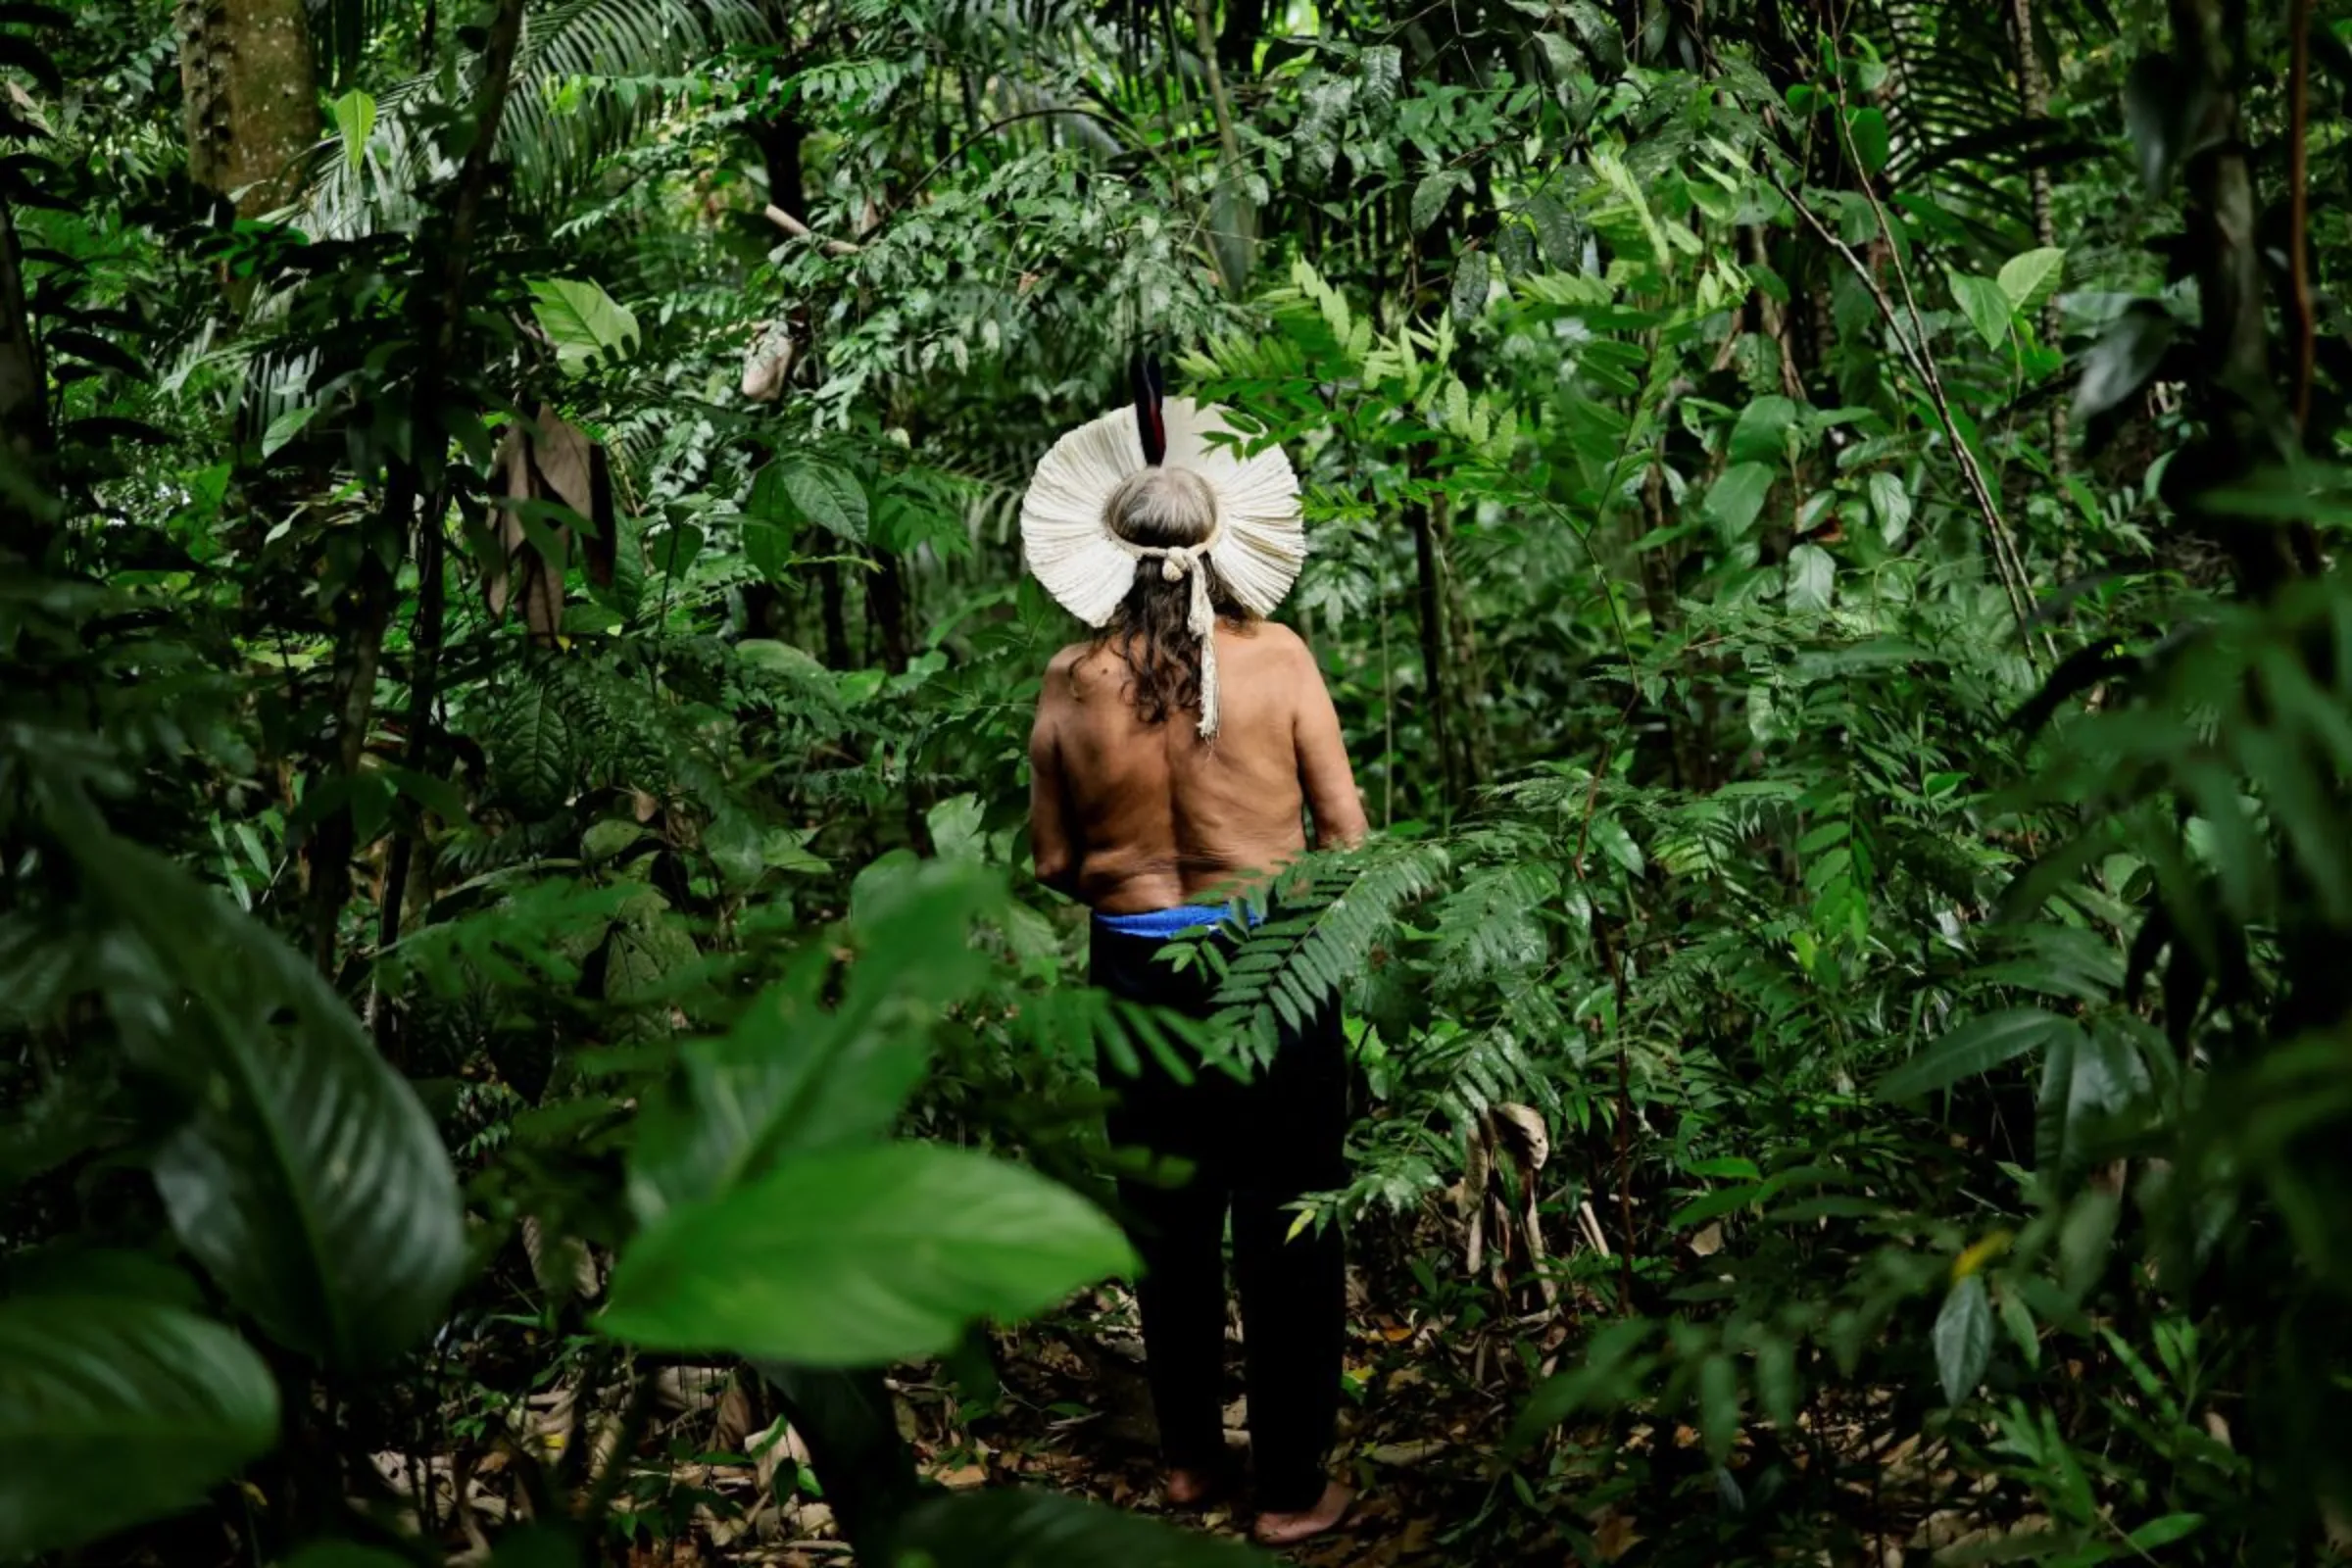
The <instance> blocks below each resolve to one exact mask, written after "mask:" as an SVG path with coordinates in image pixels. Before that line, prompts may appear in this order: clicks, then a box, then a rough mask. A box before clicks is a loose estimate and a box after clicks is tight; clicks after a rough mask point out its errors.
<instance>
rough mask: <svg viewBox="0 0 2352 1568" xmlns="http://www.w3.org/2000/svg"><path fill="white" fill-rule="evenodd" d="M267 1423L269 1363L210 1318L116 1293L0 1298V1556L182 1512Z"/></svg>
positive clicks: (75, 1541) (268, 1430)
mask: <svg viewBox="0 0 2352 1568" xmlns="http://www.w3.org/2000/svg"><path fill="white" fill-rule="evenodd" d="M277 1419H278V1411H277V1385H276V1383H275V1382H274V1381H273V1380H272V1379H271V1378H270V1368H269V1367H268V1365H267V1364H266V1363H264V1362H263V1360H262V1358H261V1357H260V1356H259V1355H257V1354H256V1353H255V1352H254V1350H253V1349H252V1348H251V1347H249V1346H248V1345H246V1343H245V1342H244V1341H243V1340H240V1339H238V1338H237V1337H236V1336H235V1335H234V1334H232V1333H230V1332H229V1331H228V1330H227V1329H225V1328H222V1327H221V1325H220V1324H218V1323H212V1322H208V1321H206V1320H205V1319H203V1318H200V1317H198V1316H196V1315H195V1314H193V1313H191V1312H187V1311H184V1310H182V1309H180V1308H178V1307H175V1306H171V1305H167V1304H164V1303H162V1302H157V1301H148V1300H139V1299H123V1298H122V1297H119V1296H112V1297H71V1296H30V1297H24V1298H20V1299H13V1300H8V1301H4V1302H0V1560H8V1561H15V1560H17V1559H20V1558H24V1557H31V1556H36V1555H39V1554H42V1553H46V1552H52V1551H62V1550H64V1549H67V1548H69V1547H72V1546H76V1545H80V1544H83V1543H85V1542H90V1541H95V1540H97V1539H98V1538H100V1537H102V1536H108V1535H112V1534H114V1533H115V1532H117V1531H120V1530H123V1529H126V1528H128V1527H129V1526H132V1525H136V1524H143V1523H145V1522H147V1521H148V1520H151V1519H157V1518H161V1517H163V1516H165V1515H167V1514H171V1513H175V1512H177V1511H179V1510H180V1509H182V1508H188V1507H192V1506H194V1505H195V1504H197V1503H199V1502H201V1501H203V1500H204V1495H205V1493H206V1492H207V1491H209V1490H210V1489H211V1488H213V1487H214V1486H216V1485H218V1484H219V1483H220V1482H221V1481H224V1480H226V1479H227V1478H228V1477H230V1476H232V1475H234V1474H236V1472H237V1471H238V1470H239V1469H241V1468H242V1467H243V1466H244V1465H245V1464H246V1463H247V1462H249V1461H250V1460H253V1459H255V1458H258V1457H260V1456H261V1455H262V1454H263V1453H265V1452H267V1451H268V1450H269V1448H270V1445H271V1444H273V1443H274V1442H275V1441H276V1439H277Z"/></svg>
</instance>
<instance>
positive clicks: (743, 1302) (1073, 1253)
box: [599, 1143, 1135, 1366]
mask: <svg viewBox="0 0 2352 1568" xmlns="http://www.w3.org/2000/svg"><path fill="white" fill-rule="evenodd" d="M1134 1261H1135V1260H1134V1255H1133V1253H1132V1252H1130V1250H1128V1246H1127V1242H1126V1239H1125V1238H1124V1237H1123V1236H1122V1235H1121V1234H1120V1233H1119V1229H1118V1227H1117V1226H1115V1225H1113V1224H1112V1223H1111V1222H1110V1220H1109V1219H1108V1218H1106V1217H1105V1216H1104V1215H1103V1213H1102V1211H1101V1210H1099V1209H1097V1208H1096V1207H1094V1205H1092V1204H1091V1203H1089V1202H1087V1201H1086V1200H1084V1199H1082V1198H1080V1197H1079V1196H1078V1195H1077V1194H1076V1193H1073V1192H1071V1191H1070V1190H1069V1189H1068V1188H1066V1187H1062V1186H1060V1185H1058V1184H1056V1183H1054V1182H1053V1181H1050V1180H1048V1179H1047V1178H1045V1177H1043V1176H1040V1175H1038V1174H1037V1173H1036V1172H1034V1171H1031V1170H1028V1169H1026V1168H1025V1167H1022V1166H1019V1165H1014V1164H1011V1163H1008V1162H1006V1161H1003V1160H998V1159H992V1158H990V1157H988V1156H987V1155H984V1154H980V1153H976V1152H972V1151H969V1150H963V1149H950V1148H944V1147H940V1146H936V1145H930V1144H913V1143H907V1144H886V1145H881V1146H878V1147H874V1148H865V1149H848V1150H838V1151H835V1152H830V1153H822V1154H809V1155H802V1156H798V1157H795V1158H792V1159H789V1160H786V1161H784V1162H783V1163H781V1164H779V1165H778V1166H777V1167H776V1168H775V1169H774V1170H773V1171H772V1172H771V1173H770V1174H768V1175H766V1176H763V1177H761V1178H760V1179H759V1180H757V1181H755V1182H752V1183H749V1184H747V1185H745V1186H742V1187H739V1188H737V1189H735V1190H733V1191H732V1192H730V1193H728V1194H727V1195H725V1196H724V1197H721V1198H719V1199H716V1200H714V1201H710V1202H707V1203H701V1204H696V1205H693V1206H690V1207H685V1208H680V1209H675V1210H672V1211H670V1212H669V1213H667V1214H664V1215H663V1216H662V1218H660V1219H659V1220H657V1221H655V1222H654V1223H653V1224H652V1225H651V1226H649V1227H648V1228H647V1229H646V1230H645V1231H644V1232H643V1233H642V1234H640V1235H639V1236H638V1238H637V1240H636V1241H635V1242H634V1243H633V1244H632V1245H631V1246H630V1247H629V1248H628V1249H627V1250H626V1251H624V1252H623V1253H622V1255H621V1258H620V1262H619V1264H618V1266H617V1267H616V1268H615V1269H614V1271H613V1287H612V1305H611V1306H610V1307H609V1308H608V1309H607V1310H606V1312H605V1314H604V1316H603V1317H602V1318H601V1319H600V1320H599V1326H600V1327H601V1328H602V1329H603V1330H604V1331H605V1332H606V1333H608V1334H611V1335H613V1336H614V1337H615V1338H618V1339H622V1340H626V1341H629V1342H630V1343H632V1344H635V1345H639V1346H643V1347H645V1348H650V1349H657V1350H676V1351H690V1350H691V1351H727V1352H732V1353H735V1354H741V1355H749V1356H758V1357H764V1358H769V1359H774V1360H779V1361H792V1362H797V1363H800V1364H802V1365H806V1366H875V1365H882V1364H885V1363H887V1362H891V1361H897V1360H905V1359H907V1358H910V1357H913V1356H918V1355H930V1354H936V1353H939V1352H941V1351H943V1350H945V1349H947V1348H949V1347H950V1346H952V1345H954V1344H955V1342H956V1337H957V1336H958V1335H959V1334H960V1333H961V1332H962V1331H963V1328H964V1326H965V1325H966V1324H967V1323H970V1322H972V1321H974V1320H975V1319H982V1318H1017V1317H1023V1316H1027V1315H1029V1314H1031V1313H1035V1312H1038V1311H1042V1310H1044V1309H1045V1308H1047V1307H1050V1306H1052V1305H1054V1303H1055V1302H1057V1301H1059V1300H1061V1299H1063V1298H1064V1297H1065V1296H1067V1295H1068V1294H1069V1293H1070V1292H1072V1291H1075V1290H1078V1289H1080V1288H1081V1287H1084V1286H1087V1285H1092V1284H1095V1283H1097V1282H1098V1281H1101V1280H1103V1279H1104V1278H1106V1277H1108V1276H1109V1275H1112V1274H1115V1273H1119V1272H1122V1271H1124V1270H1127V1269H1129V1268H1131V1267H1133V1265H1134Z"/></svg>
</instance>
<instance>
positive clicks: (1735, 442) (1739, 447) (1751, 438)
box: [1730, 393, 1796, 464]
mask: <svg viewBox="0 0 2352 1568" xmlns="http://www.w3.org/2000/svg"><path fill="white" fill-rule="evenodd" d="M1795 426H1796V404H1795V403H1794V402H1792V401H1790V400H1789V399H1788V398H1785V397H1782V396H1780V395H1779V394H1778V393H1773V394H1771V395H1769V396H1765V397H1760V398H1758V399H1756V400H1755V401H1754V402H1752V403H1750V404H1749V405H1748V406H1747V407H1746V408H1744V409H1741V410H1740V418H1739V420H1738V422H1736V423H1735V424H1734V425H1733V426H1732V440H1731V448H1730V450H1731V459H1732V461H1733V462H1734V463H1771V464H1778V463H1784V462H1786V461H1787V460H1788V457H1789V431H1790V430H1792V429H1794V428H1795Z"/></svg>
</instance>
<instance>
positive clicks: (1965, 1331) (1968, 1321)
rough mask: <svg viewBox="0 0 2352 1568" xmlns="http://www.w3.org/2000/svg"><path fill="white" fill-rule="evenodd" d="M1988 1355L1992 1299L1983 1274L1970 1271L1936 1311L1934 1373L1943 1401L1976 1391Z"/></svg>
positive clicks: (1983, 1377) (1989, 1359) (1989, 1349)
mask: <svg viewBox="0 0 2352 1568" xmlns="http://www.w3.org/2000/svg"><path fill="white" fill-rule="evenodd" d="M1991 1359H1992V1299H1991V1298H1990V1297H1989V1296H1987V1295H1986V1294H1985V1277H1984V1276H1983V1275H1981V1274H1971V1275H1969V1276H1968V1277H1967V1278H1966V1279H1964V1280H1962V1281H1961V1282H1960V1283H1959V1284H1957V1285H1955V1286H1953V1287H1952V1291H1951V1294H1950V1295H1949V1296H1946V1297H1945V1298H1944V1299H1943V1310H1942V1311H1940V1312H1938V1313H1936V1376H1937V1377H1938V1378H1940V1379H1941V1380H1942V1383H1943V1397H1944V1400H1945V1402H1946V1403H1949V1404H1958V1403H1960V1402H1961V1401H1962V1400H1964V1399H1966V1398H1967V1397H1969V1396H1970V1395H1972V1394H1974V1393H1976V1391H1977V1385H1978V1384H1979V1383H1982V1382H1983V1381H1984V1380H1985V1366H1986V1364H1987V1363H1989V1362H1990V1361H1991Z"/></svg>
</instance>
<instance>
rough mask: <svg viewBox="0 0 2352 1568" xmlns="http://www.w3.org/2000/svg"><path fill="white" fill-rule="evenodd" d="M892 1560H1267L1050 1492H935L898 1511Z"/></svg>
mask: <svg viewBox="0 0 2352 1568" xmlns="http://www.w3.org/2000/svg"><path fill="white" fill-rule="evenodd" d="M892 1544H893V1546H894V1548H895V1549H894V1551H893V1553H892V1559H893V1562H892V1568H1252V1565H1263V1568H1271V1564H1272V1559H1270V1558H1268V1557H1266V1556H1264V1555H1262V1554H1260V1553H1259V1552H1257V1551H1254V1550H1252V1549H1250V1547H1248V1546H1245V1545H1242V1544H1239V1543H1236V1542H1230V1541H1220V1540H1218V1539H1217V1538H1216V1537H1214V1536H1208V1535H1201V1534H1199V1533H1196V1532H1194V1531H1190V1530H1182V1529H1178V1528H1176V1527H1175V1526H1172V1525H1168V1524H1164V1523H1162V1522H1161V1521H1159V1520H1156V1519H1150V1518H1146V1517H1144V1516H1143V1515H1141V1514H1135V1513H1130V1512H1128V1511H1127V1510H1125V1509H1123V1508H1111V1507H1106V1506H1104V1505H1103V1504H1102V1503H1099V1502H1088V1501H1086V1500H1084V1499H1083V1498H1079V1497H1070V1496H1064V1495H1060V1494H1058V1493H1052V1492H1030V1491H1010V1490H1007V1491H989V1492H974V1493H969V1494H966V1495H962V1496H954V1497H941V1498H939V1499H937V1500H936V1501H932V1502H927V1503H925V1504H923V1505H922V1506H921V1507H919V1508H916V1509H915V1510H914V1511H913V1512H912V1513H910V1514H908V1515H907V1521H906V1523H905V1524H904V1525H902V1526H901V1527H900V1529H899V1531H898V1533H897V1534H896V1535H895V1536H894V1537H893V1538H892Z"/></svg>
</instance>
